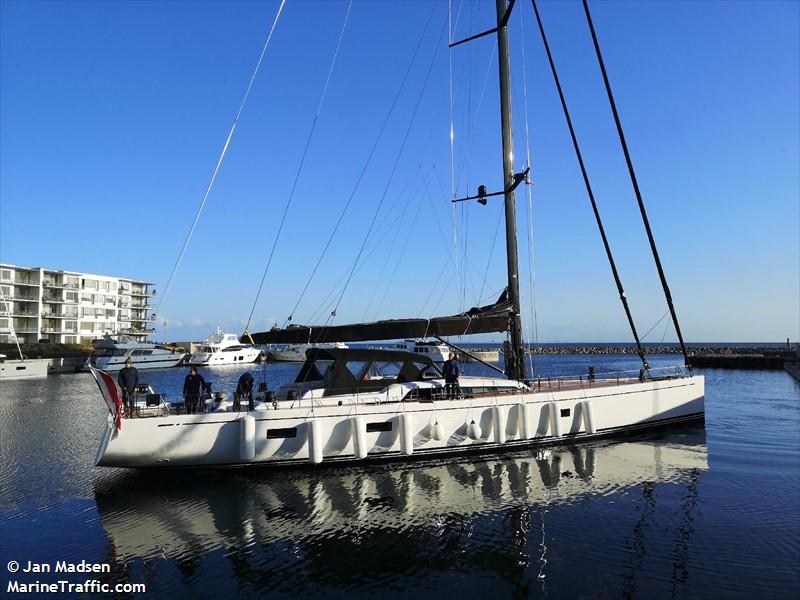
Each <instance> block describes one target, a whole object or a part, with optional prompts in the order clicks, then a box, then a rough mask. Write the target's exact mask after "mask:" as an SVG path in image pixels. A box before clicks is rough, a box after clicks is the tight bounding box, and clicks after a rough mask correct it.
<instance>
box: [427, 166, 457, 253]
mask: <svg viewBox="0 0 800 600" xmlns="http://www.w3.org/2000/svg"><path fill="white" fill-rule="evenodd" d="M432 172H433V174H434V175H436V179H439V173H438V172H437V171H436V165H433V168H432ZM440 186H441V183H440ZM425 196H426V197H427V199H428V204H430V206H431V214H432V215H433V222H434V223H436V228H437V229H438V230H439V235H440V236H441V238H442V242H443V243H444V246H445V248H447V251H448V254H450V249H449V248H448V243H447V236H446V235H445V233H444V229H442V224H441V223H440V222H439V215H438V214H437V212H436V205H435V204H434V203H433V199H432V198H431V191H430V188H429V187H428V182H427V181H426V182H425ZM449 258H450V260H452V259H453V256H452V254H450V256H449Z"/></svg>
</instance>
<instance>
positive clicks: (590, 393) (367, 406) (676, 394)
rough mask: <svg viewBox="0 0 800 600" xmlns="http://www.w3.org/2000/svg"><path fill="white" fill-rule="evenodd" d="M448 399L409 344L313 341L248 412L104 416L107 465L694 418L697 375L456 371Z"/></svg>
mask: <svg viewBox="0 0 800 600" xmlns="http://www.w3.org/2000/svg"><path fill="white" fill-rule="evenodd" d="M459 383H460V391H459V393H458V394H457V395H454V396H452V397H448V396H447V394H446V392H445V382H444V379H443V378H442V376H441V373H440V372H439V369H438V367H437V366H436V364H435V363H434V362H433V361H432V360H431V359H430V358H428V357H422V356H420V355H418V354H416V353H412V352H399V351H394V350H372V349H327V350H324V349H315V350H312V351H311V352H309V354H308V358H307V360H306V362H305V363H304V365H303V367H302V368H301V369H300V372H299V374H298V375H297V378H296V380H295V381H294V382H293V383H290V384H286V385H283V386H281V387H280V388H278V389H277V390H275V391H274V392H273V393H271V394H269V395H266V396H263V397H262V398H260V399H259V400H260V401H259V402H257V403H256V406H255V410H254V411H250V412H247V411H234V410H232V409H231V408H230V406H229V405H228V403H226V402H220V404H219V405H218V406H217V407H216V408H215V409H212V411H211V412H208V413H204V414H193V415H186V414H180V413H178V414H169V415H157V416H151V417H146V418H129V419H122V420H121V428H120V429H117V428H116V427H115V425H114V418H113V417H112V416H109V423H108V428H107V430H106V432H105V435H104V437H103V440H102V443H101V448H100V451H99V453H98V460H97V464H98V465H99V466H110V467H169V466H215V465H216V466H224V465H248V464H260V465H293V464H294V465H300V464H319V463H326V464H327V463H332V464H340V463H354V462H356V463H358V462H372V461H380V460H387V459H389V460H391V459H394V460H397V459H403V458H410V457H412V456H413V457H416V456H439V455H450V454H459V453H468V452H476V451H484V452H486V451H499V450H504V449H507V448H508V449H511V448H520V447H526V446H543V445H551V444H563V443H565V442H569V443H571V442H574V441H578V440H582V439H592V438H596V437H600V436H606V435H610V434H614V433H618V432H620V431H631V430H638V429H646V428H650V427H655V426H660V425H666V424H671V423H678V422H683V421H691V420H697V419H702V417H703V413H704V408H703V378H702V377H697V376H694V377H681V376H680V374H677V373H676V374H674V375H663V376H658V377H655V376H651V377H650V378H648V379H645V380H641V379H640V378H639V377H635V376H632V377H628V378H625V377H620V376H619V375H618V374H615V376H614V377H613V378H609V379H604V378H603V377H602V375H601V374H598V376H597V378H595V379H593V380H587V379H584V380H561V381H557V382H555V381H549V382H547V383H546V384H545V383H542V382H538V383H525V382H519V381H514V380H509V379H506V378H501V377H462V378H461V380H460V382H459Z"/></svg>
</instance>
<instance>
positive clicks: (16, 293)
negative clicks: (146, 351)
mask: <svg viewBox="0 0 800 600" xmlns="http://www.w3.org/2000/svg"><path fill="white" fill-rule="evenodd" d="M152 286H153V284H152V283H149V282H146V281H139V280H136V279H126V278H121V277H111V276H108V275H94V274H91V273H79V272H77V271H54V270H51V269H44V268H41V267H34V268H26V267H17V266H14V265H8V264H2V263H0V342H13V341H14V335H16V337H17V340H18V341H19V342H20V343H37V342H41V341H48V342H53V343H65V344H78V343H85V342H90V341H91V340H93V339H96V338H99V337H102V336H103V335H105V334H111V335H119V334H126V335H129V336H130V337H132V338H134V339H137V340H142V341H143V340H145V339H147V337H148V336H149V335H150V334H152V333H153V332H155V328H154V327H153V324H154V321H155V314H154V312H153V311H154V309H153V308H152V307H151V306H150V300H151V299H152V298H153V296H155V295H156V291H155V290H153V289H151V287H152Z"/></svg>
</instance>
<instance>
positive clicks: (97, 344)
mask: <svg viewBox="0 0 800 600" xmlns="http://www.w3.org/2000/svg"><path fill="white" fill-rule="evenodd" d="M92 347H93V348H94V350H93V351H92V354H91V355H90V356H89V358H88V359H87V361H86V365H87V366H91V367H95V368H96V369H102V370H103V371H119V370H120V369H122V368H123V367H124V366H125V362H126V361H128V360H130V361H131V362H132V363H133V366H134V367H136V368H137V369H163V368H166V367H174V366H177V365H179V364H180V363H181V361H183V359H184V357H185V356H186V352H185V351H183V350H182V349H178V348H172V347H169V346H165V345H162V344H155V343H152V342H140V341H137V340H134V339H133V338H131V337H128V336H126V335H122V336H120V337H118V338H116V339H115V338H112V337H111V336H109V335H106V336H104V337H102V338H100V339H97V340H94V341H93V342H92Z"/></svg>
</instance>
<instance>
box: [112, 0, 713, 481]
mask: <svg viewBox="0 0 800 600" xmlns="http://www.w3.org/2000/svg"><path fill="white" fill-rule="evenodd" d="M513 5H514V2H513V1H512V2H511V4H510V5H508V6H507V5H506V0H496V6H497V25H496V27H494V28H492V29H490V30H488V31H487V32H484V33H483V34H479V35H478V36H472V37H471V38H468V39H474V38H476V37H480V36H482V35H487V34H494V33H496V35H497V42H498V56H499V65H500V98H501V116H502V118H501V123H502V134H503V135H502V141H503V188H502V190H501V191H498V192H494V193H488V192H487V190H486V188H485V187H484V186H481V187H480V188H479V190H478V194H477V195H475V196H471V197H467V198H463V199H460V200H477V201H478V202H479V203H481V204H485V203H486V201H487V199H488V198H489V197H491V196H502V197H503V198H504V203H505V219H506V234H507V235H506V256H507V270H508V285H507V287H506V289H505V291H504V292H503V293H502V294H501V296H500V297H499V298H498V300H497V301H496V302H494V303H493V304H490V305H487V306H482V307H476V308H473V309H470V310H468V311H465V312H461V313H458V314H453V315H449V316H444V317H432V318H416V319H389V320H381V321H375V322H371V323H356V324H348V325H330V324H327V323H326V324H323V325H320V326H303V325H297V324H292V325H290V326H288V327H285V328H273V329H272V330H270V331H265V332H261V333H254V334H252V336H251V335H250V334H246V336H243V339H248V340H251V341H252V342H253V343H256V344H310V345H312V346H313V345H320V344H336V343H342V342H348V343H349V342H366V341H376V340H398V339H400V340H402V339H412V340H414V339H429V338H430V339H435V340H437V341H439V342H440V343H442V344H446V345H449V346H450V347H453V348H455V347H454V346H453V345H452V344H450V343H449V342H447V341H446V340H445V338H448V337H450V336H455V337H458V336H465V335H474V334H486V333H505V334H507V336H508V341H507V342H506V344H505V347H504V350H503V356H504V369H500V368H498V367H495V366H493V365H488V364H487V367H489V368H491V369H493V370H494V371H495V372H496V375H495V376H490V377H463V376H462V377H461V378H460V380H459V382H458V385H457V386H453V385H452V384H448V383H446V382H445V380H444V378H443V377H442V373H441V371H440V370H439V367H438V366H437V363H436V362H435V361H434V360H433V358H432V357H431V356H430V355H427V356H426V355H425V354H424V353H419V352H403V351H399V350H379V349H362V348H335V347H334V348H322V347H312V348H310V349H309V350H308V352H307V353H306V356H305V362H304V364H303V366H302V367H301V369H300V371H299V373H298V375H297V377H296V379H295V380H294V382H292V383H290V384H287V385H283V386H281V387H279V388H278V389H276V390H272V391H264V392H263V393H262V394H261V395H260V396H259V397H257V398H256V402H255V403H254V404H255V405H254V410H252V411H246V410H245V411H242V410H235V411H234V410H231V409H230V408H229V407H228V406H227V404H220V405H219V406H217V407H216V409H214V410H213V412H209V413H205V414H169V415H166V416H157V417H150V418H133V419H117V418H115V417H116V416H117V415H113V414H112V415H110V416H109V421H108V423H109V425H108V428H107V429H106V431H105V434H104V436H103V439H102V441H101V446H100V449H99V451H98V458H97V464H98V465H100V466H110V467H172V466H211V465H217V466H221V465H249V464H259V465H283V466H286V465H302V464H309V463H310V464H315V465H316V464H320V463H322V464H329V463H332V464H342V463H366V462H374V461H386V460H397V459H404V458H409V457H412V456H413V457H417V456H424V457H429V456H441V455H451V454H462V453H474V452H494V453H496V452H505V451H513V450H518V449H520V448H526V447H531V446H547V445H555V444H564V443H575V442H578V441H582V440H591V439H595V438H598V437H602V436H609V435H615V434H619V433H622V432H630V431H636V430H641V429H649V428H654V427H659V426H664V425H669V424H676V423H684V422H689V421H696V420H702V419H703V416H704V412H705V409H704V380H703V377H701V376H697V375H693V374H692V373H691V371H690V370H683V369H680V368H678V369H675V370H674V371H657V370H654V369H651V368H650V367H649V365H648V363H647V361H646V359H645V357H644V353H643V351H642V347H641V344H640V343H639V338H638V335H637V334H636V331H635V328H634V327H633V321H632V319H631V318H630V312H629V311H628V310H627V303H626V301H625V299H624V293H622V289H621V284H620V282H619V279H618V277H616V275H617V274H616V269H615V268H614V267H613V262H612V270H613V271H614V274H615V279H616V281H617V287H618V288H619V290H620V292H621V298H622V300H623V305H624V307H625V309H626V314H628V317H629V321H630V323H631V326H632V329H633V332H634V338H635V339H636V342H637V347H638V349H639V354H640V357H641V359H642V363H643V368H642V369H641V370H640V371H638V372H632V373H627V374H620V373H613V374H606V375H604V374H602V373H591V374H590V375H589V376H588V377H572V378H566V379H562V380H554V379H548V380H546V381H542V380H539V379H537V378H536V377H535V376H531V375H530V374H529V373H528V372H527V369H526V361H525V348H524V345H523V339H522V326H521V309H520V293H519V273H518V266H517V265H518V258H517V240H516V229H515V223H516V216H515V192H514V190H515V189H516V188H517V187H518V186H519V185H520V184H522V183H524V182H526V180H527V170H526V171H523V172H522V173H515V171H514V165H513V152H512V143H511V110H510V106H511V92H510V83H509V80H510V75H509V55H508V37H507V22H508V16H509V13H510V10H511V8H512V7H513ZM587 16H588V9H587ZM592 33H594V31H593V30H592ZM462 41H468V40H462ZM459 43H461V42H453V43H451V46H455V45H458V44H459ZM548 52H549V50H548ZM598 54H599V53H598ZM576 149H577V144H576ZM626 153H627V151H626ZM587 187H588V180H587ZM637 192H638V189H637ZM637 195H638V194H637ZM590 196H591V194H590ZM460 200H454V201H460ZM640 206H641V207H642V211H643V205H641V202H640ZM595 214H596V216H597V218H598V224H599V225H600V220H599V214H598V213H597V211H596V210H595ZM642 215H643V218H644V217H645V215H644V212H642ZM645 225H646V226H647V222H646V219H645ZM647 229H648V234H650V232H649V226H647ZM603 237H604V241H605V236H603ZM650 239H651V242H652V235H650ZM652 245H653V251H654V255H655V257H656V262H657V265H658V266H659V274H660V275H661V276H662V283H663V284H664V289H665V293H666V296H667V300H668V304H669V306H670V310H671V312H672V315H673V320H674V323H675V329H676V332H677V334H678V338H679V341H680V342H681V347H682V348H683V350H684V357H686V350H685V345H684V344H683V338H682V337H681V333H680V329H679V327H678V325H677V319H676V318H675V313H674V308H673V306H672V301H671V297H670V296H669V292H668V288H667V287H666V281H665V279H664V278H663V272H662V271H661V268H660V263H659V262H658V258H657V254H656V253H655V246H654V243H653V244H652ZM606 250H607V251H608V256H609V260H610V261H611V260H612V258H611V254H610V251H609V250H608V245H607V244H606ZM460 351H463V349H462V350H460ZM686 364H687V365H688V362H687V363H686ZM107 401H109V399H108V398H107ZM109 406H110V407H113V406H114V403H113V401H109ZM112 411H113V408H112Z"/></svg>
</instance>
